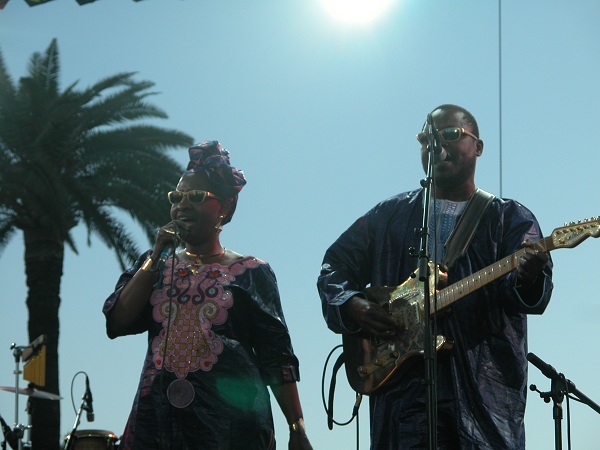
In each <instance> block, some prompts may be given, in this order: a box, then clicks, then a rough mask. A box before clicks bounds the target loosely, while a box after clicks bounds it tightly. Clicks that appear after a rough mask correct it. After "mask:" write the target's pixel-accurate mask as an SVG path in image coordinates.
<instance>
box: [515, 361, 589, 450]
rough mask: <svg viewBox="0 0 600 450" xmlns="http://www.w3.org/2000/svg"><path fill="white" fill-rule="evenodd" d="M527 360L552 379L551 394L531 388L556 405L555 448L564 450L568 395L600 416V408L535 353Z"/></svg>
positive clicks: (554, 407)
mask: <svg viewBox="0 0 600 450" xmlns="http://www.w3.org/2000/svg"><path fill="white" fill-rule="evenodd" d="M527 360H528V361H529V362H530V363H531V364H533V365H534V366H535V367H537V368H538V369H540V371H541V372H542V373H543V374H544V375H545V376H546V377H548V378H550V380H551V381H552V382H551V385H550V386H551V387H550V392H540V391H538V390H537V388H536V387H535V385H534V384H532V385H531V386H530V387H529V388H530V389H531V390H532V391H537V392H538V393H539V394H540V397H541V398H543V399H544V401H545V402H546V403H550V399H551V398H552V401H553V403H554V406H553V408H552V410H553V417H554V446H555V448H556V450H561V449H562V432H561V420H562V417H563V415H562V401H563V399H564V396H565V394H566V395H571V394H572V395H575V396H576V398H575V400H578V401H580V402H581V403H585V404H586V405H588V406H589V407H590V408H592V409H593V410H594V411H596V412H597V413H599V414H600V406H598V405H597V404H596V403H594V402H593V401H592V400H591V399H589V398H588V397H587V396H586V395H585V394H583V393H582V392H581V391H579V389H577V388H576V387H575V384H574V383H572V382H571V381H570V380H568V379H567V378H565V376H564V375H563V374H562V373H558V372H557V371H556V369H555V368H554V367H552V366H551V365H550V364H547V363H545V362H544V361H542V360H541V359H540V358H538V357H537V356H536V355H535V354H533V353H528V354H527Z"/></svg>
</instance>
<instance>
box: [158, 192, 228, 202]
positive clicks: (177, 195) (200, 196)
mask: <svg viewBox="0 0 600 450" xmlns="http://www.w3.org/2000/svg"><path fill="white" fill-rule="evenodd" d="M167 197H168V198H169V202H170V203H171V205H177V204H178V203H181V202H182V201H183V198H184V197H187V198H188V200H189V201H190V203H194V204H198V203H202V202H204V201H206V200H207V199H209V198H215V199H217V200H221V199H220V198H219V197H217V196H216V195H215V194H213V193H212V192H208V191H201V190H199V189H194V190H193V191H186V192H183V191H171V192H169V193H168V194H167Z"/></svg>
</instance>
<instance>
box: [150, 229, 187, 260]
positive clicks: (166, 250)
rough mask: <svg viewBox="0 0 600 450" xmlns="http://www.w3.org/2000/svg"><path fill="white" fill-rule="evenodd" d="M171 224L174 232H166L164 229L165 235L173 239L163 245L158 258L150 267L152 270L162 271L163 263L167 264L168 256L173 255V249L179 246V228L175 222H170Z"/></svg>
mask: <svg viewBox="0 0 600 450" xmlns="http://www.w3.org/2000/svg"><path fill="white" fill-rule="evenodd" d="M172 224H173V225H174V226H175V231H171V230H167V229H165V231H166V232H167V233H169V234H171V235H172V237H173V239H172V240H171V241H169V242H167V243H166V244H165V246H164V247H163V249H162V250H161V252H160V256H159V257H158V259H157V260H156V261H155V262H154V264H153V265H152V269H153V270H160V269H162V267H163V266H164V265H165V262H167V259H168V258H169V255H171V253H173V252H174V251H175V248H177V246H178V245H179V242H180V237H179V227H178V226H177V224H176V223H175V222H172Z"/></svg>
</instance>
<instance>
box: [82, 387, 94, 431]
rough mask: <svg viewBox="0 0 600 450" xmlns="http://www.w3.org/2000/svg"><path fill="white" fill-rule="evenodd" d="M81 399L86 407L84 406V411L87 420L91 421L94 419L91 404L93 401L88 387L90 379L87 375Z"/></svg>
mask: <svg viewBox="0 0 600 450" xmlns="http://www.w3.org/2000/svg"><path fill="white" fill-rule="evenodd" d="M83 399H84V400H85V403H86V407H85V411H86V417H87V421H88V422H93V421H94V418H95V417H94V405H93V401H94V399H93V398H92V391H91V389H90V379H89V378H88V376H87V375H86V376H85V394H84V395H83Z"/></svg>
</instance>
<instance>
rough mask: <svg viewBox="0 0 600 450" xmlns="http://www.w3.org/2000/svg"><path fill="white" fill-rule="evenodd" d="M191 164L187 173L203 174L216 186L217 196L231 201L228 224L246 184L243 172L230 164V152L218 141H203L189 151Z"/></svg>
mask: <svg viewBox="0 0 600 450" xmlns="http://www.w3.org/2000/svg"><path fill="white" fill-rule="evenodd" d="M188 153H189V156H190V162H189V163H188V166H187V169H186V171H185V173H190V172H194V173H202V174H204V175H206V177H207V178H208V179H209V180H210V182H211V183H213V184H214V185H215V187H216V188H215V189H214V190H215V192H214V194H215V195H218V196H219V197H221V198H224V199H230V200H231V207H230V209H229V214H227V216H226V217H224V218H223V221H222V223H223V225H224V224H226V223H228V222H229V221H230V220H231V217H232V216H233V213H234V212H235V207H236V205H237V199H238V193H239V192H240V191H241V190H242V188H243V187H244V185H245V184H246V178H245V177H244V173H243V172H242V171H241V170H238V169H236V168H235V167H233V166H232V165H231V164H230V162H229V152H228V151H227V150H225V149H224V148H223V147H222V146H221V144H219V142H218V141H202V142H200V143H199V144H196V145H194V146H193V147H190V149H189V150H188Z"/></svg>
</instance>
